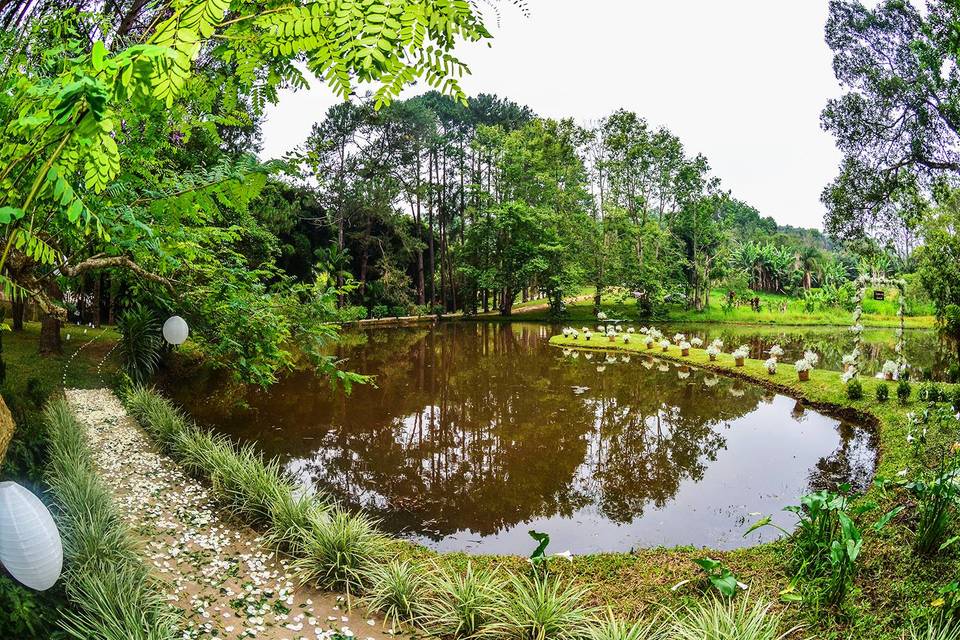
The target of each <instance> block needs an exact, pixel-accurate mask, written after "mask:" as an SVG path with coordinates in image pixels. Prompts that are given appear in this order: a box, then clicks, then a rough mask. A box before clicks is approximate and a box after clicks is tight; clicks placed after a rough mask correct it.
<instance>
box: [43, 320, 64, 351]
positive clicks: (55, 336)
mask: <svg viewBox="0 0 960 640" xmlns="http://www.w3.org/2000/svg"><path fill="white" fill-rule="evenodd" d="M62 353H63V343H62V342H61V341H60V320H59V319H58V318H57V317H56V316H52V315H49V314H46V313H45V314H43V316H42V317H41V318H40V355H42V356H49V355H60V354H62Z"/></svg>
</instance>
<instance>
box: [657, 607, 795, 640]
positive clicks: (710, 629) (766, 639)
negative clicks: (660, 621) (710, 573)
mask: <svg viewBox="0 0 960 640" xmlns="http://www.w3.org/2000/svg"><path fill="white" fill-rule="evenodd" d="M770 608H771V607H770V604H768V603H765V602H763V601H762V600H756V601H754V602H750V600H749V599H747V598H739V599H729V598H725V599H722V600H721V599H719V598H713V599H712V600H709V601H706V602H700V603H698V604H696V605H693V606H691V607H689V608H687V609H685V610H682V611H680V612H678V613H675V614H674V619H673V624H672V625H671V628H670V630H669V632H668V633H667V635H666V636H664V639H665V640H666V639H667V638H668V639H669V640H705V639H708V638H709V639H710V640H782V639H783V638H787V637H789V636H790V635H791V634H792V633H794V632H795V631H797V629H798V628H799V627H794V628H792V629H789V630H787V631H784V632H781V631H780V628H781V622H782V617H781V615H780V614H778V613H774V612H772V611H771V610H770Z"/></svg>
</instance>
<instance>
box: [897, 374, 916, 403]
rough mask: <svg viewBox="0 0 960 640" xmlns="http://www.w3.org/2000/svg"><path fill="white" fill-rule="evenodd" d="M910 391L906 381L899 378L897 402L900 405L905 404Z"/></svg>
mask: <svg viewBox="0 0 960 640" xmlns="http://www.w3.org/2000/svg"><path fill="white" fill-rule="evenodd" d="M912 391H913V390H912V389H911V388H910V383H909V382H908V381H907V379H906V378H901V379H900V382H899V383H897V400H899V401H900V404H907V401H908V400H909V399H910V393H911V392H912Z"/></svg>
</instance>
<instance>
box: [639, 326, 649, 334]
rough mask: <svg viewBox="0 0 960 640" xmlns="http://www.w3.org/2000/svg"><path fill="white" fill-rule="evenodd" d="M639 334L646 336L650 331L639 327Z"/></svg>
mask: <svg viewBox="0 0 960 640" xmlns="http://www.w3.org/2000/svg"><path fill="white" fill-rule="evenodd" d="M640 333H642V334H644V335H646V334H648V333H650V329H648V328H647V327H640Z"/></svg>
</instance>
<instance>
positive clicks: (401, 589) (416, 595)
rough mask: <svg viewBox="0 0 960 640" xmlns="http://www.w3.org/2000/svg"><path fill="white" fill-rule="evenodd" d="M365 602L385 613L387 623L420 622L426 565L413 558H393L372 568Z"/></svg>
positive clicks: (394, 624) (391, 624) (398, 624)
mask: <svg viewBox="0 0 960 640" xmlns="http://www.w3.org/2000/svg"><path fill="white" fill-rule="evenodd" d="M368 577H369V582H370V587H369V589H368V590H367V594H366V596H365V597H364V603H365V605H366V606H367V608H369V609H370V610H371V611H379V612H381V614H383V622H384V625H390V627H392V628H397V627H399V626H400V623H416V620H417V618H418V617H419V616H420V610H421V604H422V603H423V600H424V595H425V590H426V585H427V582H426V578H425V571H424V568H423V567H422V566H421V565H419V564H416V563H413V562H410V561H401V560H396V559H395V560H391V561H390V562H387V563H386V564H378V565H377V566H375V567H374V568H373V569H371V570H370V574H369V576H368Z"/></svg>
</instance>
